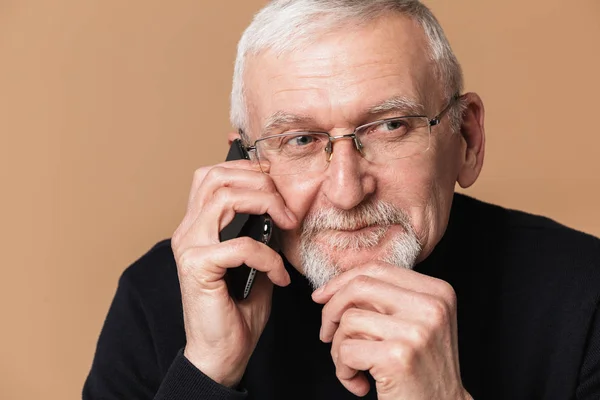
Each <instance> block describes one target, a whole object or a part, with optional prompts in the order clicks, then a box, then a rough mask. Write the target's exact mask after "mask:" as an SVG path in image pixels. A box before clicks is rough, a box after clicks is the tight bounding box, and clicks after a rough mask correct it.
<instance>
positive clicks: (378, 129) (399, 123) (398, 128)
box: [368, 119, 410, 136]
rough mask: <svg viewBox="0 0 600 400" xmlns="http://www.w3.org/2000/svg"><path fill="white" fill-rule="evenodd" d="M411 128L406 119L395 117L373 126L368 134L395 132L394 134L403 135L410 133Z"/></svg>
mask: <svg viewBox="0 0 600 400" xmlns="http://www.w3.org/2000/svg"><path fill="white" fill-rule="evenodd" d="M409 130H410V126H409V124H408V123H407V122H406V121H405V120H402V119H395V120H391V121H385V122H382V123H380V124H377V125H374V126H372V127H371V129H369V131H368V134H375V135H376V134H383V135H390V134H393V135H394V136H398V135H399V136H403V135H405V134H406V133H408V131H409Z"/></svg>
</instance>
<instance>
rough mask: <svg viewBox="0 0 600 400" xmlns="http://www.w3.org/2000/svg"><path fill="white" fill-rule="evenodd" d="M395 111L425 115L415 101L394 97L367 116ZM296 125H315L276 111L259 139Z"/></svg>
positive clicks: (309, 118)
mask: <svg viewBox="0 0 600 400" xmlns="http://www.w3.org/2000/svg"><path fill="white" fill-rule="evenodd" d="M390 111H396V112H399V113H401V114H402V115H406V116H410V115H425V107H423V105H421V104H419V103H416V102H415V101H413V100H411V99H409V98H407V97H404V96H394V97H391V98H389V99H387V100H385V101H382V102H381V103H379V104H376V105H374V106H372V107H370V108H369V109H368V110H367V114H370V115H378V114H384V113H386V112H390ZM298 125H304V126H308V125H315V120H314V118H312V117H309V116H306V115H299V114H293V113H289V112H286V111H276V112H274V113H273V114H271V115H270V116H269V118H267V121H266V123H265V126H264V128H263V129H262V132H261V137H265V136H269V135H273V134H274V133H275V132H277V131H281V130H285V129H288V128H290V127H293V126H298Z"/></svg>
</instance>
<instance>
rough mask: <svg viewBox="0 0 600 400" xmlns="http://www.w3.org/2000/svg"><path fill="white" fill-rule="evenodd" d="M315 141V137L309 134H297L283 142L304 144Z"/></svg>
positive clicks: (293, 144)
mask: <svg viewBox="0 0 600 400" xmlns="http://www.w3.org/2000/svg"><path fill="white" fill-rule="evenodd" d="M314 141H315V138H314V137H313V136H310V135H299V136H294V137H292V138H291V139H289V140H288V141H287V142H286V143H285V144H286V145H290V146H306V145H308V144H311V143H313V142H314Z"/></svg>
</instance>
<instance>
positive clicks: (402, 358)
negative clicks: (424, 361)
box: [387, 342, 414, 371]
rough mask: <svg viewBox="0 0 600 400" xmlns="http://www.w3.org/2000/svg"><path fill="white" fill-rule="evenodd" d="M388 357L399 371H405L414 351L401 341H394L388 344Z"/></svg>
mask: <svg viewBox="0 0 600 400" xmlns="http://www.w3.org/2000/svg"><path fill="white" fill-rule="evenodd" d="M387 354H388V359H389V362H390V363H391V364H392V365H395V366H396V367H397V368H398V369H399V370H401V371H407V370H408V369H409V365H410V363H411V362H412V359H413V358H414V352H413V351H412V350H411V348H410V347H409V346H406V345H405V344H404V343H402V342H394V343H392V344H391V345H390V346H389V349H388V352H387Z"/></svg>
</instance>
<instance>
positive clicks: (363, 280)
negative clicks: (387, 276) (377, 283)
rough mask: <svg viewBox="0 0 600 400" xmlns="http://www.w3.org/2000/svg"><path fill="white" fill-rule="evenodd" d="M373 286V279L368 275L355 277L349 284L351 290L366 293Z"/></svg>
mask: <svg viewBox="0 0 600 400" xmlns="http://www.w3.org/2000/svg"><path fill="white" fill-rule="evenodd" d="M372 285H373V279H372V278H371V277H370V276H368V275H357V276H355V277H354V278H353V279H352V281H351V282H350V283H349V286H350V288H351V289H352V290H355V291H359V292H361V291H367V290H369V288H370V287H371V286H372Z"/></svg>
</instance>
